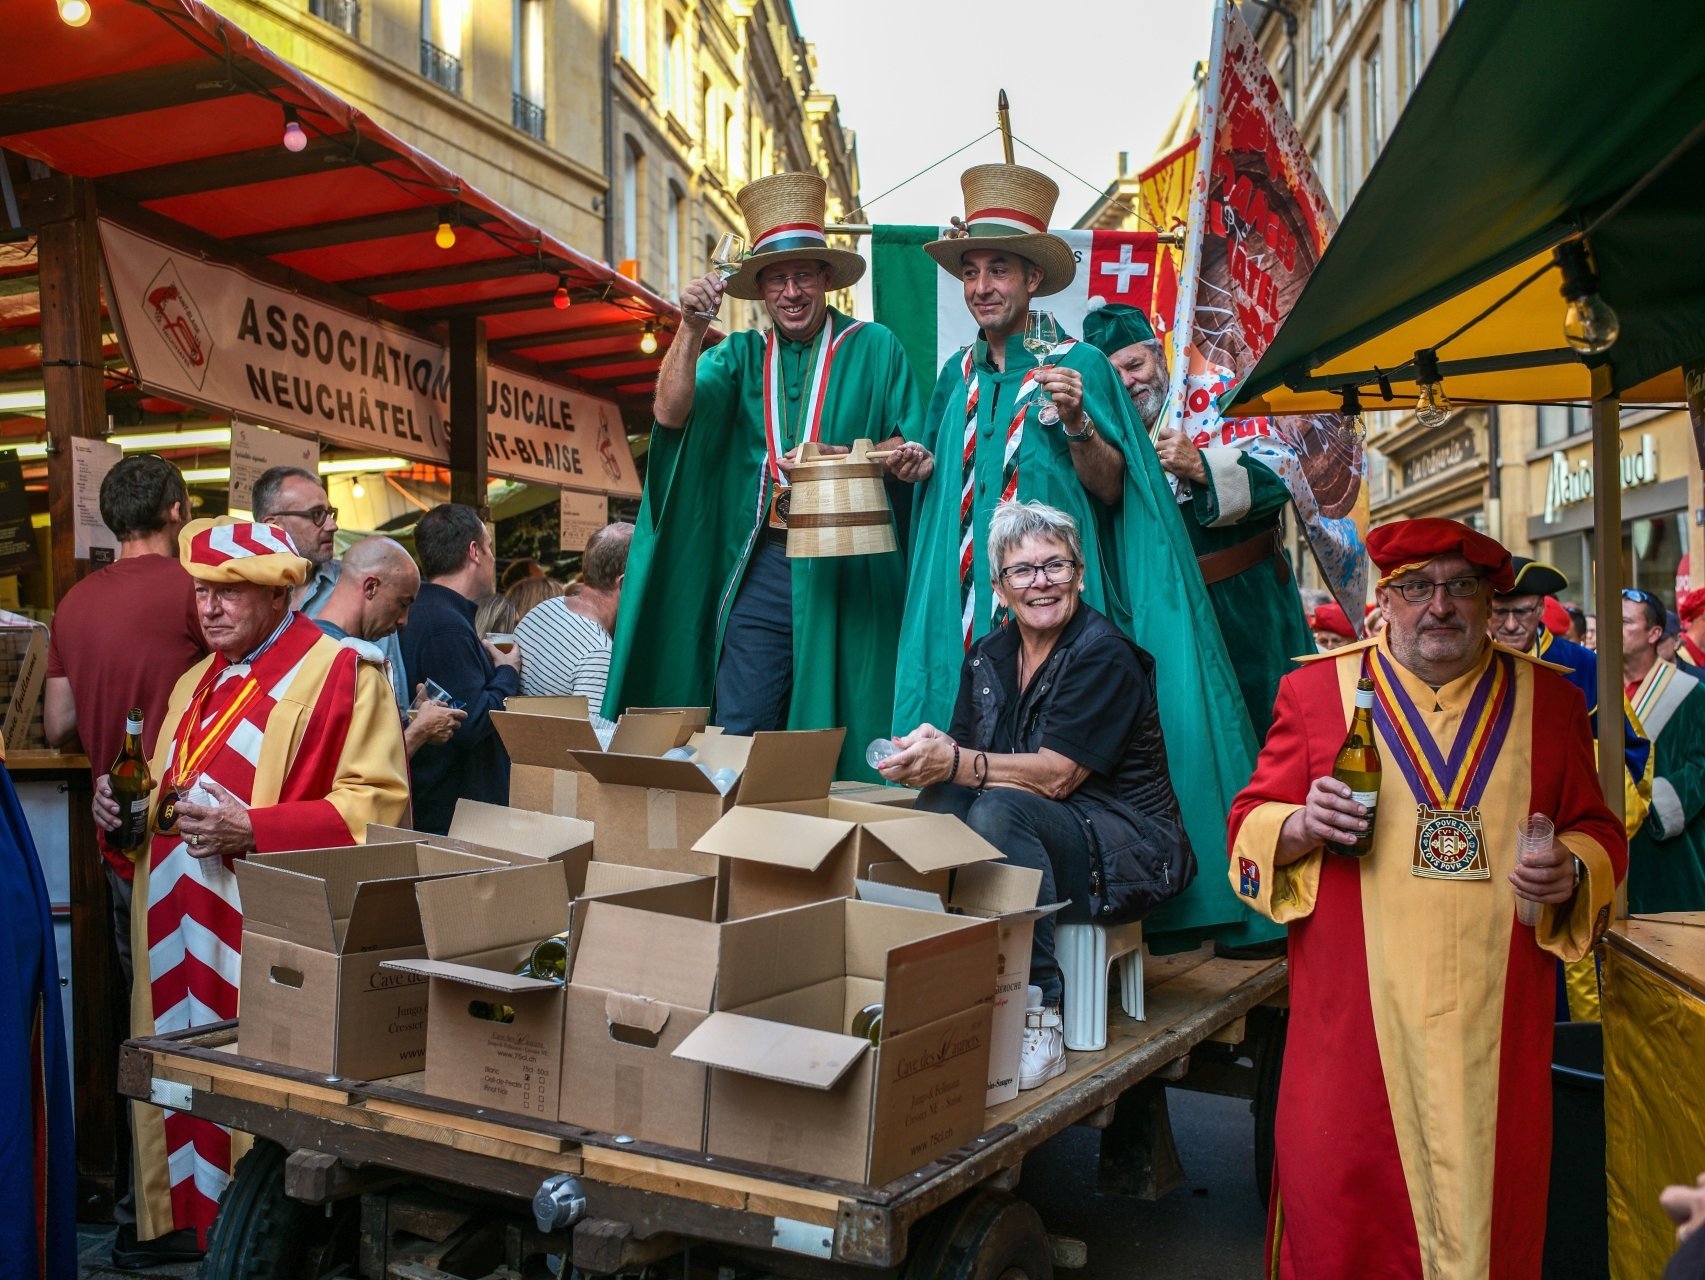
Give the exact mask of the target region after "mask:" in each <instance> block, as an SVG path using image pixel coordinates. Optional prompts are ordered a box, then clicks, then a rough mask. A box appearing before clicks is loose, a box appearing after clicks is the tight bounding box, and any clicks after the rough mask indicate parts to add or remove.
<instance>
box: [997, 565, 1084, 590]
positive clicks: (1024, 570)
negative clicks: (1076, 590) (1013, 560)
mask: <svg viewBox="0 0 1705 1280" xmlns="http://www.w3.org/2000/svg"><path fill="white" fill-rule="evenodd" d="M1077 569H1078V562H1077V561H1076V560H1050V561H1048V563H1047V564H1009V565H1007V567H1006V568H1004V569H1002V570H1001V584H1002V585H1003V586H1008V587H1033V586H1035V585H1036V584H1037V582H1038V581H1040V582H1045V583H1047V584H1048V585H1049V586H1050V587H1057V586H1059V585H1060V584H1061V583H1062V582H1070V581H1071V580H1072V579H1073V578H1074V577H1076V576H1077Z"/></svg>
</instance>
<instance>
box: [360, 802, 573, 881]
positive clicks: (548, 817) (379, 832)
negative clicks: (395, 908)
mask: <svg viewBox="0 0 1705 1280" xmlns="http://www.w3.org/2000/svg"><path fill="white" fill-rule="evenodd" d="M367 839H368V841H369V842H371V841H377V840H417V841H420V842H421V843H424V844H433V845H437V846H438V847H439V848H441V849H456V850H459V851H461V852H463V853H473V854H478V855H479V856H480V857H482V858H495V859H497V860H498V861H499V862H504V863H508V864H510V865H511V866H523V865H528V864H531V863H536V862H555V863H560V864H561V866H562V872H563V879H564V882H565V883H566V884H567V885H568V892H569V896H570V897H577V896H579V894H580V892H581V890H582V888H583V887H584V886H585V883H586V865H587V863H589V862H590V861H591V860H592V824H591V823H590V822H585V821H582V820H581V819H579V818H564V817H559V816H557V815H555V814H549V813H535V812H532V811H530V810H526V809H511V808H510V807H508V806H507V805H501V804H484V803H482V802H481V801H478V800H466V799H463V800H458V801H457V802H456V809H455V812H454V813H452V814H451V816H450V834H449V835H442V836H441V835H434V834H432V833H430V832H425V831H411V830H409V829H407V828H406V827H384V826H379V825H378V824H376V823H375V824H372V825H370V826H369V827H368V828H367Z"/></svg>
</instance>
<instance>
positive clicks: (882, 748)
mask: <svg viewBox="0 0 1705 1280" xmlns="http://www.w3.org/2000/svg"><path fill="white" fill-rule="evenodd" d="M899 754H900V744H899V743H898V742H895V741H894V739H892V738H872V739H871V740H870V745H869V746H868V747H866V748H865V749H864V762H865V763H866V764H867V765H869V766H870V767H871V768H872V769H875V768H877V767H879V766H880V765H881V764H882V762H883V761H884V760H886V759H888V757H889V756H897V755H899Z"/></svg>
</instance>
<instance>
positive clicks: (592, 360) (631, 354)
mask: <svg viewBox="0 0 1705 1280" xmlns="http://www.w3.org/2000/svg"><path fill="white" fill-rule="evenodd" d="M663 351H664V348H663V347H659V348H658V349H657V354H656V355H654V356H648V355H646V354H645V353H644V352H642V351H641V350H640V349H639V348H638V347H637V346H636V347H634V348H633V349H632V350H631V351H607V352H605V353H604V354H603V355H601V356H577V357H576V358H575V359H573V360H551V361H540V362H539V368H541V369H543V370H544V371H545V372H546V373H576V372H578V371H580V370H581V369H601V368H605V367H607V366H609V365H613V364H643V363H645V362H647V361H651V360H660V359H662V357H663ZM633 377H634V375H633V374H629V375H628V380H629V381H632V379H633Z"/></svg>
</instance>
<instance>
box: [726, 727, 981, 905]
mask: <svg viewBox="0 0 1705 1280" xmlns="http://www.w3.org/2000/svg"><path fill="white" fill-rule="evenodd" d="M777 736H784V737H789V738H800V739H807V738H809V739H810V740H809V741H801V742H797V743H786V744H780V743H774V742H769V741H765V739H769V738H774V737H777ZM839 754H840V731H839V730H835V731H834V732H833V733H830V734H823V735H805V734H788V735H770V734H758V735H757V736H756V737H755V738H754V739H753V746H752V752H751V761H750V763H749V764H748V766H747V770H746V776H745V777H743V778H742V779H741V782H740V788H739V791H738V794H737V796H736V798H737V800H738V803H737V804H736V805H734V806H733V807H732V808H731V809H730V810H729V812H728V813H727V815H726V816H724V817H722V818H720V819H719V820H718V821H717V822H716V823H715V825H713V826H712V827H710V829H709V830H707V831H706V832H705V833H704V835H703V836H702V837H700V839H699V840H698V842H697V843H696V844H695V845H694V846H693V847H694V849H695V850H697V851H698V852H699V853H702V854H714V855H716V856H717V857H720V858H726V859H727V860H728V910H727V916H728V918H729V919H730V920H735V919H739V918H741V917H743V916H752V915H761V914H763V913H764V912H767V911H778V910H782V909H784V908H787V907H797V906H801V905H803V904H804V903H807V902H820V901H822V900H824V899H826V898H846V897H851V896H852V895H853V893H854V892H855V890H856V886H857V882H858V880H859V878H860V877H861V876H863V874H864V872H865V870H866V868H868V867H870V866H871V865H873V864H875V863H879V862H893V861H895V860H899V861H901V862H903V863H905V864H906V865H907V866H908V867H910V868H911V869H912V871H913V873H914V875H913V877H912V879H911V880H910V881H909V883H910V884H911V885H912V887H914V888H918V889H927V890H930V891H932V892H934V893H936V894H938V895H939V896H942V897H945V896H946V894H947V872H948V871H949V870H950V869H952V868H954V867H961V866H965V865H967V864H969V863H973V862H990V861H996V860H998V859H999V858H1000V857H1001V852H1000V850H999V849H996V848H995V847H994V846H993V845H991V844H990V843H989V842H988V841H986V840H984V839H983V838H982V837H981V836H979V835H977V834H976V832H974V831H972V830H971V828H970V827H968V826H966V825H965V824H964V823H963V822H961V821H960V820H959V819H958V818H955V817H952V816H950V815H947V814H940V813H915V812H913V811H912V810H909V809H904V808H897V807H895V806H893V805H876V804H861V803H859V802H857V801H853V800H839V799H835V798H833V797H831V796H829V794H828V791H829V780H830V778H832V777H833V776H834V770H835V761H836V759H837V758H838V756H839Z"/></svg>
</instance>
